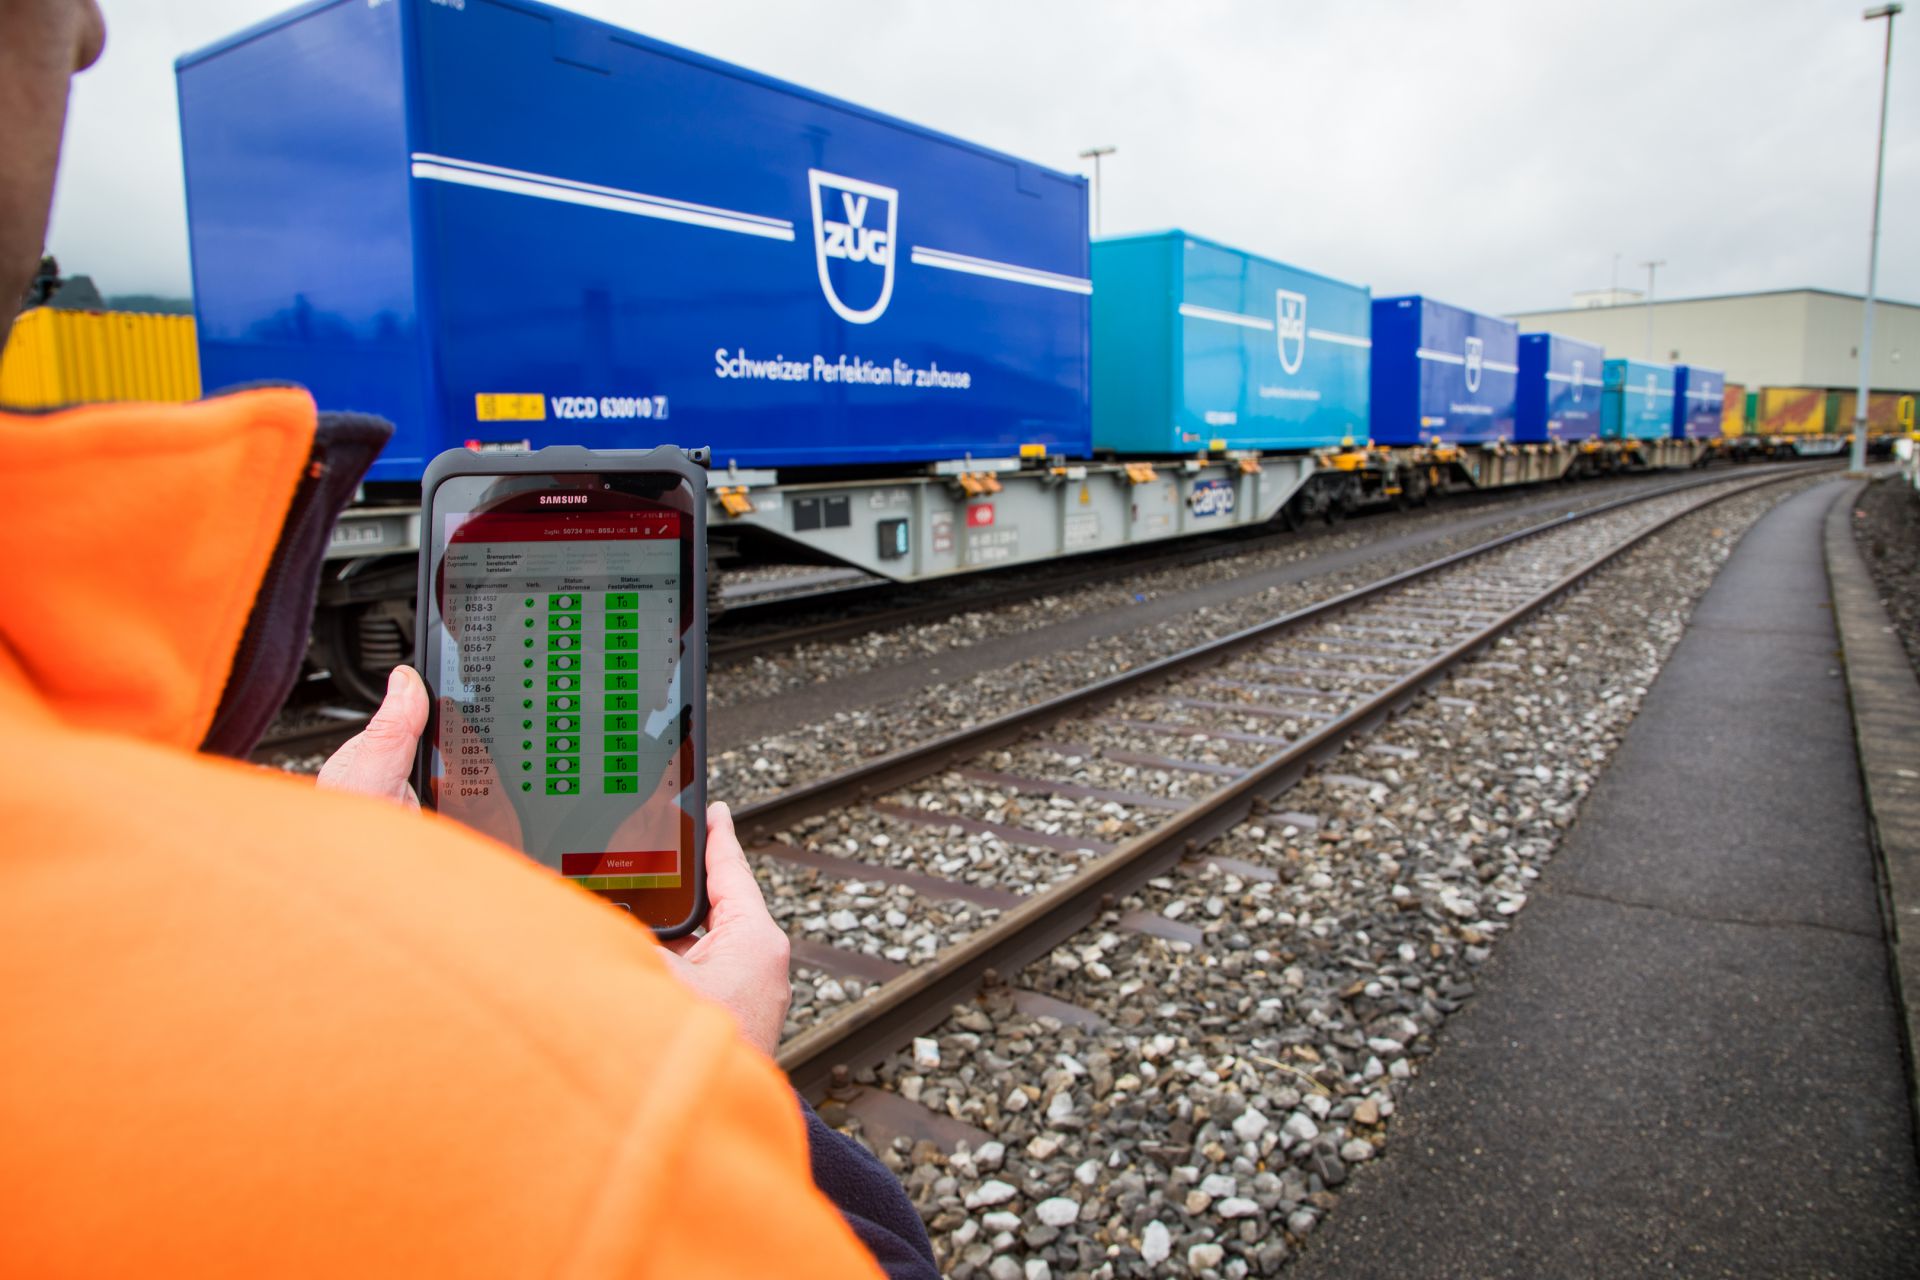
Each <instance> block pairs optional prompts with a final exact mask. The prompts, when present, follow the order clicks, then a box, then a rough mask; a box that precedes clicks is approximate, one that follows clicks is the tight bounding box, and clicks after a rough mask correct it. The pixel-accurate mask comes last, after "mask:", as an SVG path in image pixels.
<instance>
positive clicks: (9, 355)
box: [0, 307, 200, 409]
mask: <svg viewBox="0 0 1920 1280" xmlns="http://www.w3.org/2000/svg"><path fill="white" fill-rule="evenodd" d="M199 397H200V351H199V348H198V347H197V346H196V345H195V342H194V331H193V317H192V316H175V315H157V314H148V313H145V312H134V311H62V310H58V309H56V308H53V307H35V308H34V309H33V310H31V311H24V312H22V313H21V314H20V316H19V318H18V319H16V320H15V321H14V322H13V334H12V336H11V337H9V338H8V339H7V346H6V350H4V351H0V405H8V406H11V407H13V408H16V409H51V408H55V407H57V406H59V405H67V404H92V403H96V402H99V401H103V400H174V401H181V400H197V399H198V398H199Z"/></svg>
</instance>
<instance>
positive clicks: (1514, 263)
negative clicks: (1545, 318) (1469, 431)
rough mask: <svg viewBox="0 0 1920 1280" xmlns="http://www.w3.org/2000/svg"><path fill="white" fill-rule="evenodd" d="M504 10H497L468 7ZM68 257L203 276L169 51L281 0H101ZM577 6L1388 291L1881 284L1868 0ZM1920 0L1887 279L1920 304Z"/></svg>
mask: <svg viewBox="0 0 1920 1280" xmlns="http://www.w3.org/2000/svg"><path fill="white" fill-rule="evenodd" d="M470 2H484V0H470ZM104 7H105V10H106V15H107V22H108V28H109V33H110V35H109V45H108V51H107V55H106V57H105V58H104V59H103V60H102V62H101V64H100V65H99V66H98V67H96V68H95V69H94V70H93V71H91V72H88V73H87V74H86V75H85V76H83V77H81V78H80V80H79V81H78V82H77V84H76V88H75V92H74V98H73V104H72V110H71V114H70V119H69V126H68V134H67V155H66V159H65V163H64V165H63V171H62V175H61V182H60V186H59V189H58V192H57V196H56V203H55V217H54V223H53V228H52V231H51V234H50V240H51V245H52V248H53V249H54V251H55V252H56V253H58V254H59V255H60V257H61V259H62V261H63V262H65V263H67V264H69V265H70V266H71V267H72V268H73V269H77V270H85V271H89V272H91V273H92V274H93V275H95V276H96V278H98V279H99V280H100V281H101V283H102V285H103V286H104V287H105V288H107V289H108V290H110V291H113V292H134V291H148V290H152V291H163V292H184V291H185V290H186V289H187V287H188V281H189V274H188V265H187V243H186V219H185V212H184V198H183V196H182V191H181V181H180V153H179V141H178V137H177V133H176V128H175V115H174V111H175V107H174V98H173V74H172V62H173V59H174V57H175V56H177V55H178V54H180V53H182V52H185V51H187V50H190V49H193V48H196V47H199V46H201V45H204V44H206V43H209V42H211V41H213V40H215V39H218V38H220V37H222V36H225V35H227V34H230V33H232V32H234V31H236V30H238V29H240V28H241V27H244V26H246V25H249V24H251V23H253V22H257V21H260V20H261V19H264V18H267V17H270V16H272V15H273V14H275V13H276V12H279V11H280V10H281V9H283V8H284V7H285V6H284V5H283V4H281V3H279V0H192V2H191V3H183V4H171V5H155V4H152V3H148V2H144V0H107V3H106V4H105V6H104ZM573 7H575V8H578V9H580V10H582V11H584V12H588V13H590V14H592V15H593V16H595V17H599V18H603V19H605V20H607V21H611V22H615V23H618V24H620V25H622V26H626V27H630V28H632V29H634V30H638V31H642V32H645V33H647V34H649V35H653V36H656V37H658V38H660V39H664V40H667V41H670V42H673V43H677V44H684V45H687V46H689V47H691V48H694V49H697V50H699V51H701V52H703V53H708V54H712V55H714V56H716V57H720V58H724V59H727V60H729V61H733V62H738V63H741V64H744V65H746V66H749V67H752V68H754V69H756V70H760V71H765V72H768V73H770V74H773V75H777V76H782V77H785V78H787V79H791V80H794V81H797V82H799V83H802V84H805V85H808V86H810V87H813V88H817V89H821V90H824V91H827V92H830V93H834V94H837V95H839V96H841V97H845V98H849V99H851V100H853V101H855V102H860V103H863V104H865V105H868V106H872V107H875V108H878V109H881V110H885V111H889V112H892V113H894V114H896V115H900V116H903V117H905V118H907V119H909V120H914V121H917V122H919V123H923V124H926V125H930V126H933V127H935V128H939V129H942V130H945V131H947V132H950V133H954V134H957V135H959V136H961V137H964V138H969V139H972V140H975V141H979V142H982V143H986V144H989V145H992V146H996V147H999V148H1001V149H1004V150H1007V151H1010V152H1013V153H1015V154H1018V155H1021V156H1025V157H1028V158H1030V159H1034V160H1037V161H1041V162H1044V163H1049V164H1053V165H1055V166H1057V167H1060V168H1066V169H1072V168H1075V167H1076V166H1077V165H1078V164H1079V162H1078V161H1077V160H1076V159H1075V155H1076V153H1077V152H1078V151H1080V150H1081V149H1082V148H1084V147H1086V146H1088V145H1090V144H1092V143H1096V142H1098V143H1112V144H1115V145H1117V146H1118V147H1119V148H1120V151H1119V153H1118V154H1117V155H1116V156H1114V157H1112V158H1111V159H1110V160H1109V161H1108V162H1107V167H1106V176H1107V179H1108V190H1107V192H1106V193H1105V196H1104V213H1105V227H1106V230H1108V231H1109V232H1112V231H1126V230H1142V229H1147V228H1153V227H1165V226H1175V225H1178V226H1186V227H1189V228H1191V229H1193V230H1195V231H1199V232H1203V233H1205V234H1208V235H1211V236H1215V237H1217V238H1219V239H1221V240H1225V241H1227V242H1229V243H1233V244H1237V245H1241V246H1244V247H1246V248H1248V249H1252V250H1255V251H1257V252H1261V253H1265V254H1269V255H1271V256H1274V257H1278V258H1281V259H1284V260H1286V261H1289V262H1293V263H1296V264H1298V265H1300V266H1304V267H1307V268H1310V269H1313V270H1316V271H1322V272H1325V273H1327V274H1330V275H1335V276H1340V277H1343V278H1346V279H1350V280H1354V281H1358V282H1361V283H1365V284H1369V285H1371V286H1373V288H1374V289H1375V290H1376V291H1377V292H1381V293H1391V292H1403V291H1420V292H1426V293H1431V294H1433V295H1435V296H1438V297H1443V298H1447V299H1450V300H1453V301H1457V302H1460V303H1463V304H1465V305H1469V306H1475V307H1480V308H1484V309H1489V310H1502V311H1504V310H1520V309H1528V308H1539V307H1552V306H1558V305H1562V304H1564V302H1565V301H1566V299H1567V296H1568V294H1569V293H1570V292H1571V291H1573V290H1575V289H1580V288H1591V287H1598V286H1602V285H1605V284H1606V283H1607V282H1608V277H1609V274H1610V272H1611V270H1612V263H1613V255H1614V253H1615V252H1619V253H1620V254H1622V255H1623V259H1624V262H1625V263H1626V264H1627V266H1626V268H1625V269H1624V274H1625V277H1626V282H1627V283H1638V282H1639V281H1640V278H1641V277H1640V273H1639V272H1637V270H1635V269H1634V268H1633V267H1632V264H1633V263H1636V262H1637V261H1639V260H1641V259H1643V258H1648V257H1659V258H1664V259H1666V260H1667V262H1668V266H1667V267H1666V268H1665V269H1664V270H1663V272H1662V273H1661V277H1660V292H1661V294H1662V295H1663V296H1679V295H1686V294H1709V293H1720V292H1732V291H1739V290H1746V289H1761V288H1774V287H1783V286H1795V285H1813V286H1818V287H1823V288H1832V289H1842V290H1848V291H1855V292H1857V291H1858V290H1859V289H1860V288H1861V286H1862V284H1863V283H1864V277H1865V267H1866V261H1865V259H1866V245H1865V242H1866V227H1867V213H1868V202H1869V196H1870V192H1871V186H1872V160H1873V157H1872V141H1873V139H1872V130H1873V124H1874V113H1875V111H1876V110H1877V108H1878V93H1879V57H1880V44H1879V41H1880V31H1881V27H1880V24H1877V23H1876V24H1871V25H1869V24H1867V23H1864V22H1862V21H1861V20H1860V4H1859V0H1813V2H1807V0H1744V2H1736V0H1686V2H1684V3H1682V2H1679V0H1621V2H1620V3H1612V4H1583V5H1573V4H1566V3H1559V2H1557V0H1553V2H1549V0H1498V2H1495V0H1487V2H1485V3H1473V2H1470V0H1469V2H1465V3H1455V4H1446V5H1435V4H1413V3H1403V4H1401V3H1385V2H1384V0H1381V2H1366V0H1363V2H1358V3H1343V4H1337V5H1336V4H1305V3H1285V4H1276V3H1259V4H1256V3H1249V2H1243V3H1235V4H1226V3H1220V4H1181V5H1168V4H1147V3H1135V2H1133V0H1114V2H1099V0H1052V2H1050V3H1043V2H1041V0H1018V2H1015V0H980V2H976V3H953V2H948V3H931V2H929V0H903V2H901V3H886V2H884V0H865V2H860V3H856V2H854V0H823V2H821V3H811V4H796V3H791V2H785V0H704V2H703V3H701V4H697V5H692V4H685V3H678V4H668V3H663V2H654V0H646V2H641V0H580V2H579V3H577V4H575V5H574V6H573ZM1917 19H1920V9H1914V10H1909V12H1908V13H1907V14H1905V15H1903V16H1902V17H1901V18H1900V19H1899V21H1900V22H1901V23H1902V24H1904V25H1903V26H1902V27H1900V28H1899V30H1897V31H1896V35H1895V43H1894V60H1895V66H1894V99H1893V114H1892V116H1891V118H1890V120H1889V125H1888V138H1889V146H1888V152H1887V175H1888V181H1887V192H1886V204H1885V210H1886V213H1885V220H1884V223H1883V227H1884V230H1883V237H1884V238H1883V243H1882V250H1881V277H1880V278H1881V290H1882V292H1883V293H1884V294H1886V295H1888V296H1892V297H1898V298H1907V299H1916V298H1920V236H1916V235H1914V234H1913V233H1912V230H1911V228H1912V227H1914V226H1915V225H1920V27H1916V26H1915V22H1916V20H1917Z"/></svg>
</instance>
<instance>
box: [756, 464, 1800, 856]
mask: <svg viewBox="0 0 1920 1280" xmlns="http://www.w3.org/2000/svg"><path fill="white" fill-rule="evenodd" d="M1814 465H1824V466H1831V465H1832V464H1831V463H1823V464H1814ZM1812 469H1814V466H1810V465H1801V466H1797V467H1793V468H1792V470H1793V474H1795V475H1799V474H1805V473H1806V472H1807V471H1809V470H1812ZM1786 478H1790V477H1787V476H1780V477H1765V478H1764V479H1765V480H1768V481H1776V480H1781V479H1786ZM1726 483H1729V480H1728V478H1727V477H1725V476H1715V477H1713V478H1711V479H1688V480H1684V481H1680V482H1678V483H1676V484H1672V485H1668V486H1665V487H1663V488H1660V489H1656V490H1654V491H1652V492H1650V493H1643V494H1634V495H1630V496H1628V497H1624V498H1617V499H1615V500H1613V501H1612V502H1606V503H1602V504H1601V505H1599V506H1597V507H1590V508H1588V509H1586V510H1585V511H1573V512H1567V513H1564V514H1562V515H1559V516H1554V517H1552V518H1551V519H1548V520H1543V521H1541V522H1539V523H1538V524H1533V525H1529V526H1527V527H1526V528H1524V529H1519V530H1516V531H1514V532H1512V533H1508V534H1502V535H1500V536H1499V537H1495V538H1491V539H1489V540H1487V541H1486V542H1482V543H1477V544H1475V545H1474V546H1471V547H1467V548H1465V549H1463V550H1460V551H1456V552H1453V553H1451V554H1449V555H1445V556H1442V557H1440V558H1439V559H1437V560H1431V561H1428V562H1427V563H1426V564H1423V565H1417V566H1415V567H1414V568H1411V569H1406V570H1403V571H1401V572H1400V573H1396V574H1391V575H1389V576H1387V577H1385V578H1380V579H1378V580H1376V581H1373V582H1369V583H1365V584H1363V585H1361V586H1358V587H1355V588H1353V589H1352V590H1349V591H1345V592H1342V593H1341V594H1339V595H1336V596H1332V597H1329V598H1328V599H1325V600H1321V601H1318V602H1316V603H1314V604H1310V605H1305V606H1303V607H1301V608H1299V609H1296V610H1294V611H1292V612H1291V613H1285V614H1282V615H1280V616H1279V617H1277V618H1270V619H1268V620H1267V621H1265V622H1259V623H1255V624H1254V625H1252V626H1250V627H1246V628H1243V629H1241V630H1239V631H1236V632H1233V633H1231V634H1229V635H1225V636H1220V637H1218V638H1216V639H1213V640H1208V641H1205V642H1204V643H1202V644H1198V645H1195V646H1194V647H1193V648H1191V649H1185V650H1182V651H1181V652H1179V653H1174V654H1169V655H1167V656H1166V657H1164V658H1157V659H1155V660H1153V661H1152V662H1148V663H1144V664H1142V665H1141V666H1138V667H1133V668H1131V669H1129V670H1127V671H1123V672H1120V673H1119V674H1117V675H1113V676H1109V677H1107V678H1106V679H1104V680H1100V681H1097V682H1095V683H1093V684H1090V685H1085V686H1082V687H1081V688H1078V689H1073V690H1070V691H1068V692H1066V693H1062V694H1057V695H1055V696H1054V697H1051V698H1048V699H1045V700H1044V701H1041V702H1036V703H1033V704H1032V705H1030V706H1027V707H1023V708H1021V709H1020V710H1018V711H1011V712H1008V713H1007V714H1006V715H1003V716H999V717H996V718H995V719H992V720H988V721H985V722H983V723H981V724H977V725H973V726H970V727H968V728H965V729H960V730H956V731H955V732H953V733H950V734H946V735H944V736H942V737H939V738H933V739H929V740H928V741H926V742H922V743H918V744H915V745H913V746H910V747H906V748H903V749H902V750H899V751H896V752H893V753H891V754H889V755H884V756H881V757H879V758H878V759H875V760H870V761H868V762H866V763H864V764H859V765H855V766H854V767H853V768H851V769H847V770H843V771H842V772H840V773H837V774H833V775H830V776H828V777H825V778H821V779H819V780H817V781H815V782H811V783H808V784H806V785H804V786H800V787H796V788H794V789H793V790H791V791H786V792H782V793H781V794H779V795H776V796H770V797H768V798H766V799H764V800H757V801H754V802H752V803H750V804H744V805H741V806H740V807H739V809H738V810H736V811H735V814H734V821H735V822H736V823H737V824H738V826H739V828H740V831H741V834H742V835H743V836H744V837H745V838H746V839H747V840H749V841H753V840H764V839H769V838H771V837H772V836H773V834H774V833H775V832H777V831H779V830H780V829H782V828H783V827H786V826H788V825H790V824H791V823H793V822H796V821H798V820H800V819H802V818H807V817H812V816H813V815H815V814H818V813H823V812H826V811H827V810H828V809H831V808H834V807H836V806H838V805H840V804H843V803H845V802H846V801H848V800H850V799H851V800H856V801H857V800H865V799H867V798H869V797H871V796H877V795H879V794H881V793H882V792H884V791H890V790H892V789H894V788H895V787H899V786H902V785H904V784H906V783H909V782H913V781H916V780H918V779H920V778H924V777H926V776H927V775H929V774H932V773H937V772H938V771H940V770H941V769H943V768H945V767H946V766H947V765H949V764H952V763H954V762H956V761H958V760H963V759H966V758H968V757H971V756H975V755H978V754H980V753H981V752H983V751H990V750H992V749H993V748H995V747H998V746H1002V745H1004V744H1006V743H1008V742H1013V741H1016V740H1017V739H1019V738H1020V737H1022V736H1023V735H1024V734H1026V733H1027V732H1028V731H1029V730H1031V729H1035V728H1039V727H1041V726H1043V725H1047V724H1050V723H1052V722H1053V721H1056V720H1061V719H1065V718H1066V717H1068V716H1072V715H1077V714H1079V713H1081V712H1083V711H1088V710H1095V709H1098V708H1099V707H1101V706H1104V705H1106V704H1107V703H1110V702H1113V701H1116V700H1117V699H1119V698H1120V697H1122V696H1124V695H1125V694H1127V693H1129V692H1131V691H1132V690H1134V689H1135V688H1138V687H1140V686H1142V685H1145V684H1150V683H1153V682H1155V681H1158V680H1161V679H1164V678H1166V677H1168V676H1171V675H1173V674H1175V673H1177V672H1180V671H1184V670H1186V669H1188V668H1191V667H1195V666H1200V665H1203V664H1206V663H1211V662H1217V661H1219V660H1221V659H1224V658H1226V657H1229V656H1231V655H1232V654H1234V653H1237V652H1239V651H1240V650H1242V649H1247V648H1250V647H1252V646H1255V645H1259V644H1264V643H1266V642H1267V641H1269V640H1272V639H1273V638H1274V637H1276V636H1279V635H1282V634H1284V633H1286V632H1288V631H1292V630H1296V629H1298V628H1300V627H1302V626H1306V625H1308V624H1309V623H1315V622H1321V621H1324V620H1325V619H1327V618H1328V617H1331V616H1332V615H1334V614H1336V613H1340V612H1342V611H1344V610H1347V609H1350V608H1352V607H1353V606H1355V605H1358V604H1363V603H1365V602H1366V601H1368V600H1371V599H1373V598H1374V597H1375V596H1378V595H1381V594H1383V593H1385V592H1388V591H1391V590H1394V589H1395V588H1398V587H1402V586H1405V585H1406V584H1407V583H1409V582H1415V581H1418V580H1419V579H1421V578H1425V577H1431V576H1432V575H1434V574H1437V573H1440V572H1443V571H1445V570H1447V569H1450V568H1453V567H1454V566H1455V565H1458V564H1463V563H1465V562H1466V561H1468V560H1472V559H1475V558H1477V557H1479V556H1483V555H1487V554H1489V553H1491V552H1494V551H1498V550H1499V549H1501V548H1502V547H1508V546H1512V545H1513V544H1514V543H1517V542H1523V541H1525V540H1526V539H1528V538H1535V537H1539V536H1540V535H1542V534H1545V533H1551V532H1552V531H1553V530H1555V529H1560V528H1564V527H1565V526H1567V525H1568V524H1571V523H1574V522H1576V521H1579V520H1584V519H1587V518H1590V517H1592V516H1599V515H1605V514H1606V513H1607V512H1610V511H1617V510H1619V509H1621V508H1623V507H1628V506H1632V505H1634V504H1635V503H1639V502H1649V501H1652V500H1653V499H1656V498H1663V497H1667V496H1669V495H1670V494H1674V493H1680V492H1684V491H1686V490H1688V489H1697V488H1702V487H1704V486H1708V485H1715V484H1726Z"/></svg>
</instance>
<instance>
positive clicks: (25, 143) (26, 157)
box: [0, 0, 107, 346]
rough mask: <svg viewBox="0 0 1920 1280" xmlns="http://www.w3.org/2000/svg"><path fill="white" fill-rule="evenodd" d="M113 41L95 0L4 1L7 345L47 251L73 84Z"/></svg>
mask: <svg viewBox="0 0 1920 1280" xmlns="http://www.w3.org/2000/svg"><path fill="white" fill-rule="evenodd" d="M106 39H107V31H106V24H105V23H104V22H103V21H101V18H100V9H99V6H98V5H96V4H95V3H94V0H0V346H4V345H6V341H7V332H8V330H10V329H11V328H12V327H13V314H14V309H15V308H16V307H18V306H19V305H20V298H21V296H22V295H23V294H25V293H26V291H27V286H28V285H29V284H31V283H32V282H33V276H34V272H36V271H37V270H39V268H40V253H41V250H42V249H44V248H45V247H46V237H47V215H48V213H49V212H51V210H52V208H53V174H54V170H55V168H56V167H58V164H59V160H60V131H61V128H62V127H63V126H64V125H65V124H66V119H67V81H68V79H69V78H70V77H71V76H72V75H73V73H74V72H76V71H84V70H86V69H87V68H88V67H90V66H92V65H93V62H94V59H96V58H98V57H99V56H100V49H101V47H102V46H103V45H104V44H105V43H106Z"/></svg>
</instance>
